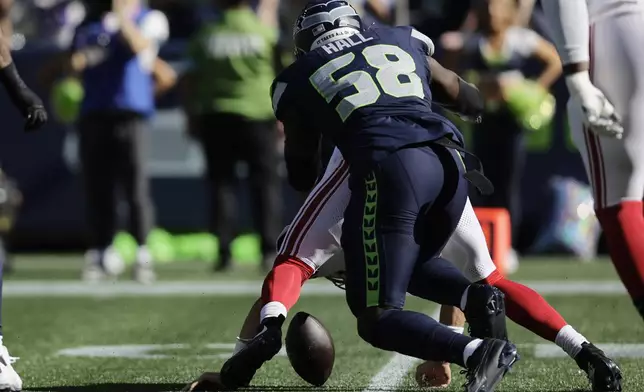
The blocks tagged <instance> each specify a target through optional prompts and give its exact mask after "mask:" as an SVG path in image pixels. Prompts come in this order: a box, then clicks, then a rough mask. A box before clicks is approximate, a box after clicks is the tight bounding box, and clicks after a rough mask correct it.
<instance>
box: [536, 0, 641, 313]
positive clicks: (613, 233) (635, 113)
mask: <svg viewBox="0 0 644 392" xmlns="http://www.w3.org/2000/svg"><path fill="white" fill-rule="evenodd" d="M542 3H543V7H544V11H546V15H547V17H548V19H549V21H550V22H551V23H550V24H551V25H552V29H553V37H554V38H555V42H556V44H557V48H558V50H559V54H560V57H561V59H562V62H563V65H564V73H565V75H566V84H567V86H568V90H569V91H570V95H571V99H570V101H569V103H568V113H569V119H570V127H571V132H572V136H573V140H574V142H575V145H576V146H577V149H578V150H579V151H580V153H581V156H582V159H583V161H584V165H585V167H586V172H587V174H588V178H589V179H590V183H591V184H592V187H593V191H594V199H595V211H596V213H597V217H598V219H599V222H600V223H601V226H602V228H603V230H604V233H605V235H606V242H607V244H608V250H609V253H610V256H611V259H612V261H613V264H614V265H615V268H616V269H617V272H618V274H619V276H620V278H621V279H622V282H623V283H624V285H625V286H626V289H627V290H628V293H629V294H630V296H631V298H632V300H633V303H634V304H635V307H636V308H637V310H638V311H639V313H640V315H641V316H642V317H643V318H644V208H643V205H642V199H644V154H643V153H642V151H643V150H644V51H643V50H642V42H644V1H642V0H543V2H542Z"/></svg>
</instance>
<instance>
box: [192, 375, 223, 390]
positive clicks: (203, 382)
mask: <svg viewBox="0 0 644 392" xmlns="http://www.w3.org/2000/svg"><path fill="white" fill-rule="evenodd" d="M225 390H226V387H224V384H222V383H221V376H220V375H219V373H217V372H206V373H204V374H202V375H201V376H200V377H199V378H198V379H197V380H195V381H193V382H191V383H190V384H188V385H186V386H185V388H183V389H182V391H188V392H190V391H225Z"/></svg>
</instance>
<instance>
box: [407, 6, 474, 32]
mask: <svg viewBox="0 0 644 392" xmlns="http://www.w3.org/2000/svg"><path fill="white" fill-rule="evenodd" d="M471 2H472V1H471V0H409V7H410V9H411V11H410V17H411V21H410V22H411V24H412V25H413V26H414V27H415V28H417V29H418V30H419V31H420V32H422V33H423V34H425V35H427V36H428V37H429V38H431V39H433V40H438V38H439V37H440V35H441V34H443V33H444V32H446V31H454V30H458V29H459V28H460V27H461V25H462V24H463V22H464V21H465V19H466V17H467V14H468V11H469V10H470V4H471Z"/></svg>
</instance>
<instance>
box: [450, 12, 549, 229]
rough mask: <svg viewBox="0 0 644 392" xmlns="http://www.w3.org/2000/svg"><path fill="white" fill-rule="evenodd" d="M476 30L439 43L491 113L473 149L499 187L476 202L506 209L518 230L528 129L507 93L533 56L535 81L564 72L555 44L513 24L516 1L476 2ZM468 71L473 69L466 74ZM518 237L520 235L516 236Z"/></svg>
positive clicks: (541, 82)
mask: <svg viewBox="0 0 644 392" xmlns="http://www.w3.org/2000/svg"><path fill="white" fill-rule="evenodd" d="M474 7H475V8H474V10H475V13H476V17H477V19H478V29H477V30H476V32H474V33H473V34H469V35H468V34H463V33H447V34H445V35H443V37H442V38H441V44H442V45H443V47H444V48H445V50H446V51H447V53H446V58H445V61H444V62H445V63H446V64H447V66H449V67H451V68H455V69H458V70H459V71H461V72H465V73H466V75H467V74H469V76H468V79H470V81H473V82H475V83H476V84H477V85H478V86H479V88H480V89H481V92H482V93H483V95H484V96H485V99H486V107H487V113H486V115H485V117H484V120H483V123H481V124H479V125H477V126H476V130H475V132H474V135H473V139H474V140H473V141H474V146H473V150H474V152H475V153H476V155H477V156H478V157H479V158H480V159H481V161H482V163H483V166H484V169H485V174H486V176H487V177H488V178H489V179H490V180H491V181H492V183H493V184H494V188H495V191H494V193H493V194H492V195H490V196H486V197H475V198H474V201H475V202H476V203H475V204H477V205H478V206H485V207H502V208H506V209H507V210H508V211H509V212H510V215H511V218H512V223H513V227H514V228H518V223H519V222H520V215H521V211H520V202H519V201H520V196H521V195H520V190H521V177H522V172H523V165H524V160H525V151H524V145H523V143H524V137H523V133H524V130H523V129H522V127H521V125H520V124H519V121H518V119H517V118H516V117H515V116H514V115H513V114H512V113H511V112H510V110H509V109H508V106H507V102H506V101H505V100H506V98H507V96H508V95H507V94H508V91H509V89H510V88H511V87H514V86H516V84H517V83H524V76H523V74H522V73H521V69H522V68H523V67H524V65H525V63H526V61H527V60H528V59H530V58H532V57H535V58H537V59H539V60H541V62H542V63H543V64H544V65H545V68H544V69H543V71H542V73H541V74H540V75H539V77H538V78H537V79H536V82H537V83H538V84H539V85H540V86H541V87H543V89H546V90H547V89H549V88H550V87H551V85H552V84H553V83H554V82H555V81H556V80H557V79H558V77H559V76H560V74H561V63H560V61H559V57H558V56H557V52H556V50H555V48H554V47H553V46H552V45H551V44H550V43H548V42H547V41H546V40H544V39H543V38H541V37H540V36H539V35H538V34H537V33H535V32H534V31H532V30H529V29H526V28H523V27H519V26H516V25H514V24H515V21H516V16H517V11H518V8H517V1H516V0H474ZM466 71H469V72H466ZM515 237H516V236H515Z"/></svg>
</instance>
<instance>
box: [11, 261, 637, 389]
mask: <svg viewBox="0 0 644 392" xmlns="http://www.w3.org/2000/svg"><path fill="white" fill-rule="evenodd" d="M80 266H81V260H80V258H79V257H72V256H67V257H63V256H59V257H18V258H17V260H16V263H15V271H14V274H13V275H12V276H11V277H10V278H9V280H8V281H7V282H5V304H4V315H3V324H4V333H5V344H6V345H7V346H8V347H9V350H10V352H11V354H12V355H15V356H18V357H20V360H19V361H18V362H17V363H16V364H15V367H16V369H17V370H18V372H19V373H20V375H21V376H22V377H23V381H24V384H25V389H26V390H29V391H98V392H100V391H135V392H136V391H174V390H180V389H181V388H182V387H183V386H184V385H185V383H187V382H189V381H191V379H192V378H193V377H195V376H197V375H199V374H200V373H201V372H203V371H206V370H219V367H220V366H221V364H222V363H223V361H224V359H225V358H226V356H227V355H228V354H229V353H230V352H231V350H232V345H233V344H234V342H235V337H236V336H237V333H238V329H239V326H240V324H241V322H242V320H243V318H244V317H245V314H246V311H247V308H248V307H249V306H250V305H251V304H252V302H253V300H254V296H256V295H257V293H258V292H259V287H260V284H261V283H260V279H261V274H260V272H259V271H258V270H257V269H256V268H254V267H252V266H248V265H246V266H243V267H240V268H239V269H237V270H236V271H233V272H231V273H228V274H226V275H219V276H213V274H211V273H210V266H209V265H207V264H200V263H183V264H165V265H163V266H160V271H159V273H160V277H161V281H160V282H159V283H157V284H155V285H153V286H151V287H144V286H138V285H135V284H132V283H129V282H116V283H114V282H106V283H103V284H100V285H87V284H83V283H80V282H78V281H77V277H78V276H79V269H80ZM515 277H516V278H517V279H518V280H521V281H525V282H527V283H528V284H529V285H532V286H534V287H535V288H536V289H537V290H542V291H543V292H544V293H547V295H546V298H547V299H548V300H549V301H551V303H552V304H553V305H554V306H555V307H556V308H557V309H559V310H560V312H561V313H562V314H563V315H564V317H566V318H567V320H568V321H569V322H570V323H571V324H572V325H573V326H575V327H576V328H577V329H578V330H579V331H580V332H582V333H584V334H585V335H586V336H587V337H589V338H590V339H592V340H594V341H595V342H597V343H598V344H599V345H600V347H601V346H604V347H605V348H610V350H612V351H613V352H615V353H616V354H619V356H620V357H621V358H619V359H618V363H619V364H620V365H621V367H622V369H623V371H624V375H625V379H626V380H625V391H644V326H643V324H642V321H641V319H639V316H637V315H636V313H635V311H634V309H633V308H632V306H631V304H630V301H629V300H628V298H627V297H626V296H625V294H623V292H622V291H621V290H620V286H619V285H618V284H617V280H616V275H615V272H614V271H613V269H612V266H610V264H609V263H607V262H606V261H605V260H602V261H598V262H595V263H590V264H579V263H576V262H573V261H570V260H560V259H559V260H557V259H527V260H523V261H522V265H521V269H520V271H519V273H517V274H516V275H515ZM313 285H314V286H313V289H311V290H309V291H306V292H305V295H303V298H302V300H301V302H300V303H299V304H298V306H297V307H296V309H295V310H294V311H293V312H291V314H295V312H296V311H297V310H306V311H307V312H309V313H311V314H314V315H315V316H316V317H318V318H319V319H320V320H321V321H322V322H323V323H324V324H325V325H326V326H327V328H328V329H329V330H330V331H331V333H332V334H333V337H334V340H335V347H336V364H335V368H334V372H333V374H332V376H331V378H330V379H329V382H328V383H327V385H326V387H324V388H322V390H330V391H410V390H418V388H417V387H415V382H414V380H413V378H411V377H410V375H409V374H408V373H407V370H409V369H414V368H415V363H414V362H412V361H410V360H409V359H407V358H404V357H400V356H395V355H393V354H391V353H386V352H380V351H378V350H376V349H374V348H372V347H370V346H369V345H367V344H365V343H363V342H362V341H360V339H359V338H358V336H357V333H356V331H355V320H353V318H352V316H351V315H350V313H349V311H348V310H347V308H346V306H345V304H344V299H343V296H342V293H341V292H340V291H337V289H335V288H334V287H333V286H332V285H330V284H327V283H325V282H317V283H314V284H313ZM566 287H568V288H570V287H572V288H573V289H572V290H571V289H565V288H566ZM229 289H231V290H232V289H235V290H236V291H235V293H234V294H231V293H230V292H227V290H229ZM409 306H410V307H411V308H413V309H416V310H422V311H425V312H428V313H430V314H431V313H433V312H434V311H435V310H436V306H435V305H433V304H430V303H426V302H422V301H420V300H416V299H413V298H410V300H409ZM510 328H511V329H510V333H511V338H512V340H513V341H514V342H515V343H517V344H518V345H519V348H520V352H521V354H522V360H521V361H520V362H518V363H517V364H516V366H515V369H514V371H513V372H512V374H510V375H509V376H508V377H507V378H506V380H505V381H504V382H503V384H502V387H501V388H500V389H499V390H500V391H507V392H510V391H511V392H519V391H562V392H563V391H585V390H588V389H587V384H586V381H585V378H584V377H583V375H582V374H580V372H579V371H578V369H577V367H576V366H575V364H574V362H573V361H572V360H570V359H568V358H567V357H564V356H563V355H559V354H560V353H561V352H560V351H559V350H556V349H555V350H553V349H552V347H551V346H550V345H548V344H546V343H547V342H545V341H543V340H540V339H539V338H537V337H535V336H533V335H531V334H530V333H528V332H527V331H525V330H522V329H521V328H520V327H517V326H516V325H514V324H512V323H510ZM553 356H554V357H553ZM458 370H459V369H457V368H456V367H453V375H455V379H454V382H453V385H452V387H450V388H449V389H446V390H447V391H460V390H462V389H461V388H460V384H462V382H463V379H462V377H461V376H460V375H459V374H458ZM253 385H254V386H255V387H254V388H253V390H255V391H298V390H309V389H313V388H309V387H308V386H307V385H306V384H305V383H304V382H303V381H301V380H300V379H299V378H298V376H297V375H296V374H295V372H294V371H293V370H292V369H291V368H290V365H289V363H288V360H287V359H286V358H285V357H284V356H280V357H278V358H277V359H276V360H274V361H272V362H270V363H268V364H267V365H266V366H265V367H264V368H263V369H262V370H260V372H259V373H258V375H257V377H256V379H255V380H254V383H253Z"/></svg>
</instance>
